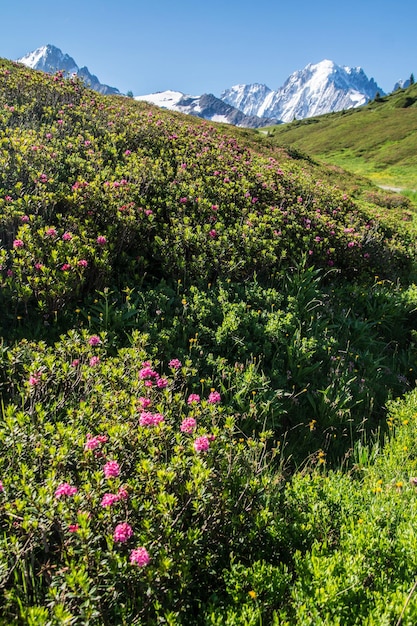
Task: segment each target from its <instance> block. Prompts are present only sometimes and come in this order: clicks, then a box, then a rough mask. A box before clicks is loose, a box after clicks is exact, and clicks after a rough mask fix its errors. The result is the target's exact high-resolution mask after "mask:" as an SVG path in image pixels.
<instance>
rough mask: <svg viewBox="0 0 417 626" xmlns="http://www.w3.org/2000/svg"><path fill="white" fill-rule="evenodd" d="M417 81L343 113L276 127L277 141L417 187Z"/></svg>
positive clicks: (384, 181)
mask: <svg viewBox="0 0 417 626" xmlns="http://www.w3.org/2000/svg"><path fill="white" fill-rule="evenodd" d="M416 131H417V85H415V84H414V85H411V86H410V87H408V88H407V89H399V90H398V91H396V92H394V93H392V94H390V95H388V96H384V97H382V98H379V99H378V100H375V101H373V102H370V103H369V104H368V105H366V106H363V107H359V108H356V109H349V110H346V111H342V112H339V113H330V114H328V115H323V116H320V117H315V118H308V119H305V120H299V121H294V122H292V123H291V124H283V125H282V126H277V127H274V128H270V129H269V130H268V133H269V136H270V137H272V138H273V142H274V143H275V144H276V145H281V146H286V147H291V148H295V149H297V150H301V151H303V152H306V153H308V154H310V155H311V156H314V157H315V158H317V159H320V160H322V161H325V162H328V163H332V164H334V165H338V166H340V167H342V168H345V169H347V170H348V171H351V172H354V173H356V174H359V175H363V176H366V177H368V178H370V179H371V180H372V181H373V182H374V183H375V184H377V185H385V186H390V187H396V188H401V189H407V190H416V189H417V174H416V172H417V168H416V165H417V139H416Z"/></svg>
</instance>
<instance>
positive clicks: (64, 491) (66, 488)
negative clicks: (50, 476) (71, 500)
mask: <svg viewBox="0 0 417 626" xmlns="http://www.w3.org/2000/svg"><path fill="white" fill-rule="evenodd" d="M77 491H78V489H77V487H71V485H70V484H68V483H61V484H60V485H59V486H58V488H57V489H56V490H55V498H60V497H61V496H73V495H74V494H75V493H77Z"/></svg>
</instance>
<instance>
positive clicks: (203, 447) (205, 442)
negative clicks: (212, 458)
mask: <svg viewBox="0 0 417 626" xmlns="http://www.w3.org/2000/svg"><path fill="white" fill-rule="evenodd" d="M193 445H194V450H195V451H196V452H206V451H207V450H208V449H209V446H210V441H209V438H208V437H206V436H205V435H203V436H202V437H197V439H196V440H195V441H194V444H193Z"/></svg>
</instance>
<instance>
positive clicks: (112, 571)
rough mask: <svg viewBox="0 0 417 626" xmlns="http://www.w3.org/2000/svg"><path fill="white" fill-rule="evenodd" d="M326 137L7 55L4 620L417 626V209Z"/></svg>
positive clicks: (383, 147)
mask: <svg viewBox="0 0 417 626" xmlns="http://www.w3.org/2000/svg"><path fill="white" fill-rule="evenodd" d="M409 90H410V91H409V92H408V91H407V90H401V93H400V94H397V97H400V95H401V97H402V98H403V99H404V98H407V97H409V98H414V95H413V94H415V86H411V87H409ZM407 94H409V95H407ZM390 97H391V96H387V97H385V98H384V99H386V102H374V103H371V104H370V105H366V106H365V107H363V108H362V107H361V108H360V109H357V110H355V111H354V112H348V113H338V114H331V115H329V116H323V120H335V122H336V120H338V123H339V126H338V129H339V131H338V132H340V133H341V132H342V131H341V130H340V124H341V123H342V121H343V123H345V120H347V119H351V120H356V123H357V125H359V123H360V120H361V119H363V126H362V127H361V128H362V130H357V135H355V137H356V136H357V137H358V140H357V141H358V143H357V144H356V143H355V142H354V141H353V138H354V136H353V133H351V132H350V131H349V138H350V139H352V145H351V146H350V145H349V152H345V153H344V158H345V159H347V158H348V157H349V155H350V156H352V155H353V154H354V155H355V158H356V159H357V158H359V156H361V155H359V156H358V151H359V150H362V153H361V154H362V156H363V155H364V154H365V153H367V154H369V157H368V160H369V159H371V158H372V159H375V163H376V159H377V157H376V156H375V155H377V156H378V157H380V156H381V154H382V153H385V154H387V153H388V152H389V153H390V154H391V155H393V154H394V152H395V150H394V149H393V148H392V145H393V142H394V141H395V142H396V150H397V154H399V153H400V152H401V154H403V155H404V158H406V156H407V155H406V152H407V151H409V152H410V151H411V148H410V141H411V140H410V138H409V137H408V139H407V138H405V139H404V142H401V140H400V139H399V138H391V137H390V136H388V137H387V136H385V135H384V136H381V143H380V144H379V148H378V149H377V148H375V151H374V152H372V150H371V146H370V145H366V146H365V147H364V148H361V147H360V145H359V138H368V139H369V140H370V138H371V135H372V137H373V138H374V139H375V140H376V138H377V135H378V133H377V132H376V131H375V132H373V131H372V133H371V131H369V132H368V131H367V130H366V129H367V128H368V117H367V116H370V115H374V117H373V119H376V118H377V117H378V116H379V115H382V113H378V111H382V108H381V107H382V106H387V105H388V101H389V98H390ZM392 97H394V95H393V96H392ZM384 110H385V111H387V108H386V109H384ZM404 111H407V112H408V119H409V120H410V119H411V113H412V111H414V112H415V111H416V109H415V108H413V107H411V106H409V107H408V108H406V109H404V108H401V107H400V106H392V107H390V113H389V116H391V117H390V120H391V119H392V120H394V118H395V116H397V117H396V118H395V119H397V120H398V121H397V126H398V125H399V124H401V123H403V122H402V121H401V120H403V119H404V115H403V114H404ZM386 115H387V116H388V113H387V114H386ZM314 119H315V120H319V119H321V118H314ZM319 123H321V122H315V121H312V120H304V121H303V122H293V123H291V124H288V125H282V126H277V127H274V128H273V129H268V130H266V131H265V130H263V131H258V130H254V129H242V128H236V127H232V126H229V125H225V124H216V123H211V122H208V121H206V120H201V119H198V118H194V117H191V116H185V115H182V114H181V113H176V112H172V111H165V110H162V109H159V108H157V107H155V106H153V105H150V104H147V103H145V102H138V101H135V100H134V99H132V98H128V97H124V96H121V95H101V94H98V93H95V92H93V91H91V90H89V89H88V88H87V87H86V86H85V84H84V83H83V82H82V81H81V80H80V79H78V78H74V77H72V78H65V77H64V75H63V74H62V73H60V72H58V73H56V74H54V75H48V74H44V73H42V72H38V71H34V70H31V69H28V68H26V67H24V66H23V65H21V64H19V63H13V62H10V61H6V60H0V287H1V288H0V305H1V312H2V315H1V317H0V331H1V343H0V395H1V418H0V529H1V533H0V625H1V626H9V625H10V624H17V625H27V626H61V625H80V626H81V625H83V626H84V625H88V626H111V625H125V626H135V625H136V626H139V625H146V626H148V625H151V626H153V625H155V626H156V625H159V624H167V625H169V626H182V625H184V626H194V625H197V626H199V625H201V626H240V625H249V626H252V625H253V626H255V625H256V626H258V625H260V624H262V625H264V626H267V625H274V626H293V625H296V626H317V625H318V624H320V625H324V626H395V625H396V626H413V625H414V624H416V623H417V593H416V588H417V391H416V390H415V381H416V378H417V361H416V357H417V286H416V280H417V271H416V270H417V256H416V205H415V204H414V202H415V198H414V199H413V194H411V195H410V194H409V196H406V195H403V194H399V193H395V192H392V191H389V190H387V189H381V188H377V187H375V186H374V185H373V183H372V182H371V181H370V179H369V178H365V177H364V175H366V174H367V172H365V171H363V169H362V170H361V171H355V170H354V169H351V171H350V173H349V172H347V171H345V170H343V169H341V167H340V165H342V166H344V162H342V161H341V157H340V155H339V157H340V158H338V159H335V161H334V162H332V161H331V159H330V158H329V159H328V161H329V163H330V164H326V163H324V158H325V157H324V156H323V155H324V154H325V153H327V152H329V151H330V152H332V151H333V152H335V151H336V149H337V143H336V141H335V140H334V139H332V140H331V141H330V140H329V144H333V148H329V147H326V146H324V145H323V144H319V143H318V140H317V142H316V143H313V140H314V141H316V139H317V137H316V138H312V140H311V141H312V143H311V144H310V147H311V149H310V147H309V145H307V143H305V144H302V143H301V139H299V141H300V143H297V142H298V139H297V142H296V139H295V135H294V136H293V137H292V138H291V140H290V134H289V133H291V132H293V131H294V132H301V133H302V134H305V137H307V134H306V133H307V130H308V131H310V130H314V128H315V127H317V128H318V126H319ZM323 123H326V122H323ZM410 123H411V122H410ZM334 125H335V124H334ZM394 126H395V124H394V122H392V127H394ZM385 127H387V123H386V125H385ZM369 128H371V127H370V126H369ZM393 132H394V131H393ZM285 133H288V134H287V137H286V138H285ZM326 137H327V135H326V134H325V132H323V133H322V134H321V139H322V140H323V142H324V141H325V139H326ZM306 141H307V139H306ZM355 141H356V140H355ZM414 141H415V140H414ZM407 142H408V143H407ZM413 145H414V159H415V143H414V144H413ZM284 146H286V147H284ZM390 146H391V149H390V150H389V149H388V148H389V147H390ZM356 150H357V151H356ZM355 151H356V152H355ZM366 151H367V152H366ZM407 154H408V153H407ZM364 158H365V157H364ZM407 158H408V157H407ZM319 159H320V160H319ZM322 159H323V161H322ZM352 159H353V156H352ZM339 160H340V162H339ZM391 160H392V159H391ZM356 162H358V161H356ZM387 163H388V162H387ZM414 166H415V163H414ZM378 167H379V170H381V169H382V168H383V167H385V165H381V163H379V165H378V164H377V165H375V168H378ZM389 167H391V165H389ZM392 168H394V164H393V165H392ZM407 168H408V166H407V167H405V170H404V172H405V174H404V176H411V169H412V168H411V166H410V167H409V168H408V169H407ZM346 169H349V168H348V167H347V166H346ZM352 172H354V173H352ZM390 175H391V178H390V179H389V184H390V185H391V184H392V186H401V187H406V188H408V189H411V188H412V186H413V185H414V182H412V183H410V185H403V180H402V179H401V178H400V179H395V178H394V174H393V170H390ZM404 180H405V179H404ZM409 180H411V179H409ZM396 183H398V184H396Z"/></svg>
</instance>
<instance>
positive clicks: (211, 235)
mask: <svg viewBox="0 0 417 626" xmlns="http://www.w3.org/2000/svg"><path fill="white" fill-rule="evenodd" d="M209 235H210V237H211V238H212V239H215V238H216V237H217V231H216V230H215V229H214V228H212V229H211V230H210V231H209Z"/></svg>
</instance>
